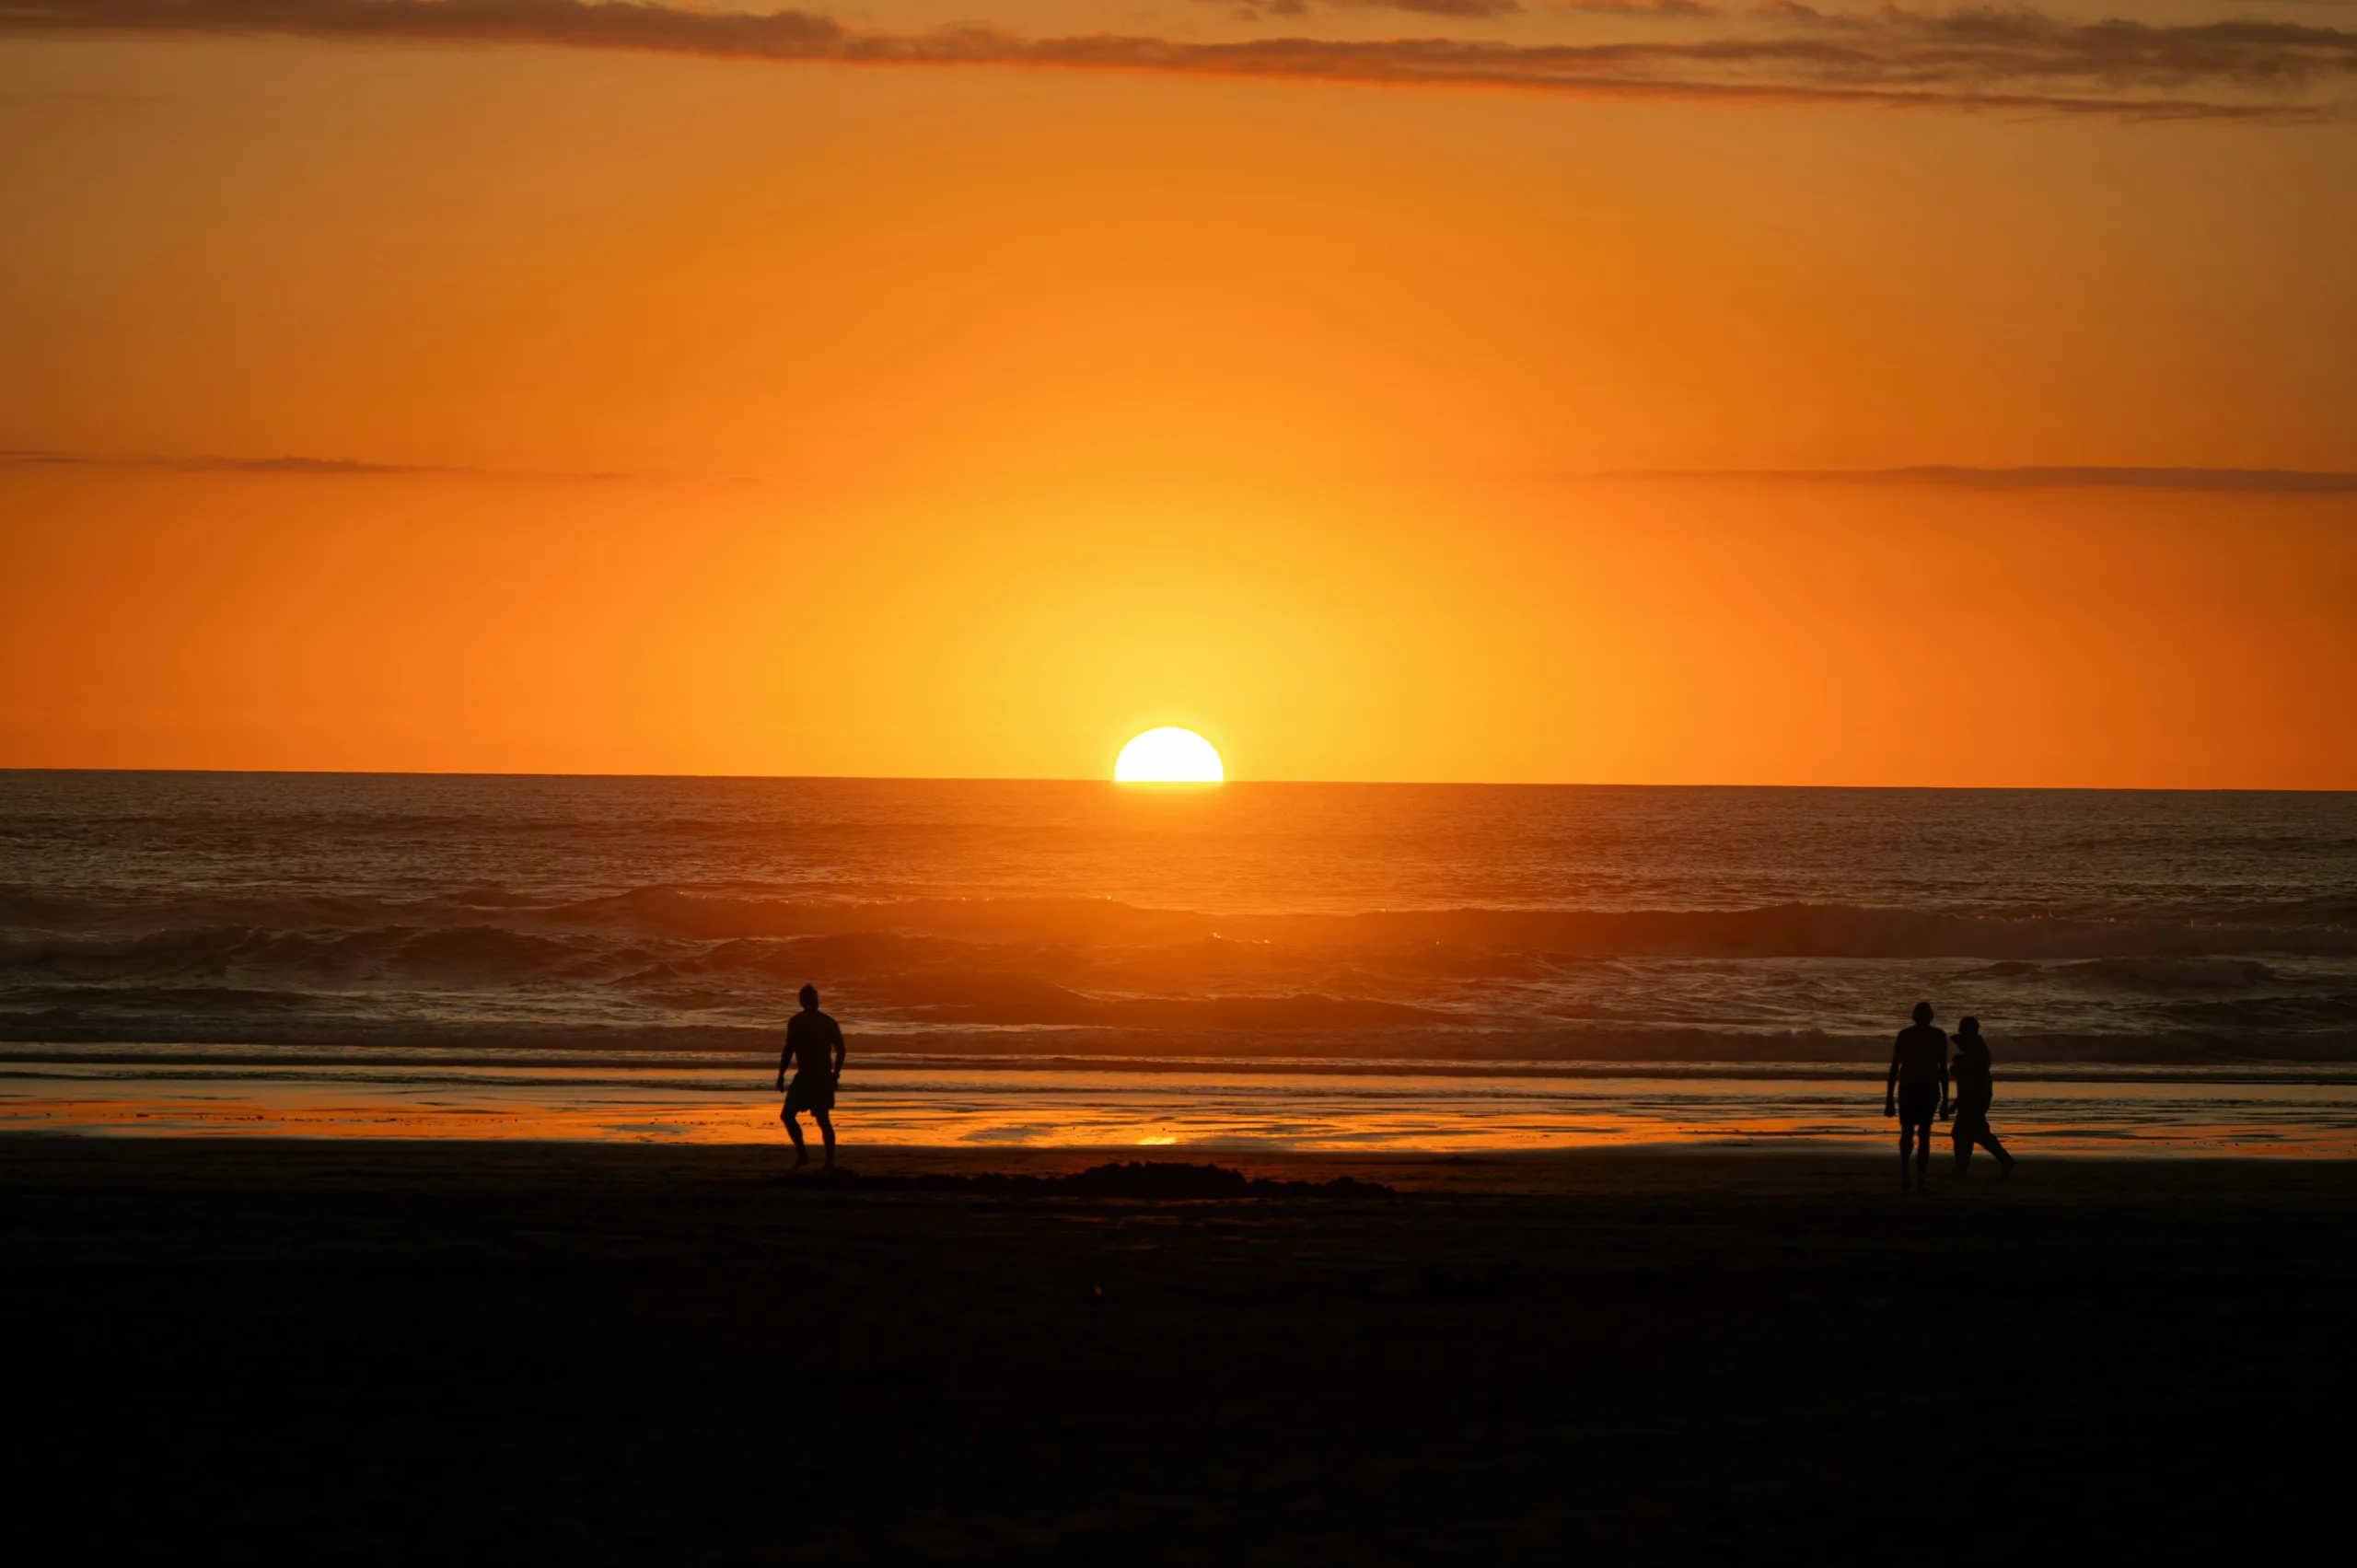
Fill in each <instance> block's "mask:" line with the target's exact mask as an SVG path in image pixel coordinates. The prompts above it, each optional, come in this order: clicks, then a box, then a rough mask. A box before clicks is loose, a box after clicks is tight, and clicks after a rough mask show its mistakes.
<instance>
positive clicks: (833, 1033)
mask: <svg viewBox="0 0 2357 1568" xmlns="http://www.w3.org/2000/svg"><path fill="white" fill-rule="evenodd" d="M787 1063H793V1064H794V1082H793V1083H792V1084H791V1085H789V1084H787V1083H786V1081H785V1068H786V1064H787ZM842 1070H843V1031H842V1029H841V1028H837V1027H836V1024H835V1021H834V1019H832V1018H830V1017H829V1016H827V1015H826V1014H824V1013H821V1012H820V1011H819V988H818V987H817V986H815V985H806V986H804V987H803V988H802V1011H800V1012H799V1013H796V1014H795V1015H794V1016H793V1017H792V1018H791V1019H789V1020H788V1021H787V1023H786V1026H785V1050H784V1051H783V1052H781V1053H780V1054H779V1056H778V1059H777V1086H778V1087H779V1088H781V1089H784V1091H785V1109H784V1110H781V1111H779V1112H778V1113H777V1119H778V1120H779V1121H783V1122H784V1123H785V1130H786V1132H789V1133H790V1134H792V1135H793V1138H794V1168H795V1169H796V1170H800V1169H801V1168H802V1167H804V1166H806V1165H808V1164H809V1163H810V1150H809V1147H808V1145H807V1144H804V1143H803V1141H802V1123H801V1122H799V1121H795V1115H796V1114H797V1113H799V1112H801V1111H805V1110H807V1111H808V1112H809V1113H810V1120H811V1121H816V1122H817V1123H818V1124H819V1133H820V1134H821V1135H822V1136H823V1137H825V1139H826V1140H827V1163H826V1165H825V1167H823V1168H825V1169H828V1170H832V1169H834V1168H835V1123H834V1116H833V1112H834V1109H835V1080H836V1079H837V1078H839V1077H841V1076H842Z"/></svg>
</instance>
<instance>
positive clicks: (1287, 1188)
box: [772, 1160, 1398, 1198]
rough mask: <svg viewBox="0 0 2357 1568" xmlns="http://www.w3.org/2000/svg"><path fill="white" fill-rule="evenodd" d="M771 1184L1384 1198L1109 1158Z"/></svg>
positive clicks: (1356, 1188)
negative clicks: (1037, 1171) (1063, 1170)
mask: <svg viewBox="0 0 2357 1568" xmlns="http://www.w3.org/2000/svg"><path fill="white" fill-rule="evenodd" d="M772 1185H774V1186H780V1187H786V1188H801V1189H807V1190H825V1191H839V1190H844V1189H848V1190H852V1191H861V1192H980V1193H989V1194H993V1195H998V1194H1004V1195H1006V1196H1010V1197H1018V1198H1025V1197H1041V1198H1391V1197H1397V1196H1398V1193H1396V1192H1395V1191H1393V1190H1392V1189H1391V1188H1389V1187H1387V1186H1385V1185H1384V1184H1383V1183H1382V1182H1380V1181H1361V1180H1360V1179H1358V1178H1356V1177H1354V1176H1337V1177H1335V1178H1333V1179H1331V1180H1328V1181H1292V1180H1285V1179H1280V1178H1276V1177H1267V1176H1246V1175H1245V1174H1244V1173H1243V1172H1242V1171H1240V1170H1232V1169H1230V1168H1229V1167H1226V1166H1224V1165H1188V1164H1183V1163H1179V1162H1177V1161H1161V1160H1114V1161H1111V1162H1109V1163H1108V1164H1105V1165H1095V1166H1091V1167H1088V1168H1087V1169H1086V1170H1080V1171H1074V1172H1073V1173H1072V1174H1070V1175H1068V1176H1032V1175H1028V1174H1014V1175H1010V1174H1008V1173H1007V1172H1004V1171H985V1172H983V1173H982V1174H981V1175H979V1176H957V1175H950V1174H946V1173H933V1174H927V1175H923V1176H861V1175H859V1174H858V1173H857V1172H855V1171H852V1170H847V1169H836V1170H831V1171H805V1172H802V1173H799V1174H797V1175H793V1176H780V1177H774V1178H772Z"/></svg>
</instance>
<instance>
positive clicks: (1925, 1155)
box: [1882, 1002, 2014, 1191]
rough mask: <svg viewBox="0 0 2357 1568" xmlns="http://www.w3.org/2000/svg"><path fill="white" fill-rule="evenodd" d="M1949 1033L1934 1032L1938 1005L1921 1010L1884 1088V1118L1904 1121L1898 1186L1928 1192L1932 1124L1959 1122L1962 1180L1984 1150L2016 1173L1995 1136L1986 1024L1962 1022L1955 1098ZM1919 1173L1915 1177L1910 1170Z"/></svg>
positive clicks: (1893, 1057)
mask: <svg viewBox="0 0 2357 1568" xmlns="http://www.w3.org/2000/svg"><path fill="white" fill-rule="evenodd" d="M1949 1043H1950V1042H1949V1040H1948V1037H1947V1035H1946V1033H1945V1031H1943V1030H1941V1029H1937V1028H1933V1027H1932V1005H1931V1004H1930V1003H1929V1002H1918V1003H1917V1004H1915V1021H1914V1023H1912V1024H1911V1025H1910V1026H1909V1027H1907V1028H1903V1029H1901V1030H1899V1031H1898V1044H1897V1045H1896V1046H1894V1047H1893V1048H1892V1050H1891V1053H1890V1077H1889V1079H1888V1080H1887V1082H1886V1083H1885V1084H1884V1086H1883V1105H1882V1113H1883V1114H1884V1115H1885V1116H1896V1117H1898V1185H1899V1187H1900V1189H1901V1190H1902V1191H1903V1190H1905V1189H1906V1188H1908V1187H1910V1186H1914V1187H1918V1188H1920V1187H1922V1185H1923V1180H1924V1178H1926V1177H1927V1176H1929V1175H1930V1174H1931V1169H1932V1120H1933V1117H1935V1116H1938V1117H1947V1116H1954V1117H1955V1118H1956V1128H1955V1139H1956V1169H1955V1171H1954V1173H1953V1174H1955V1175H1956V1176H1962V1175H1963V1174H1964V1173H1965V1172H1966V1171H1967V1170H1968V1169H1969V1168H1970V1167H1971V1164H1972V1151H1973V1148H1974V1147H1975V1146H1976V1145H1978V1146H1979V1147H1981V1148H1984V1149H1987V1150H1988V1151H1989V1152H1990V1153H1991V1154H1992V1155H1995V1156H1997V1166H1998V1168H1999V1169H2000V1170H2001V1171H2003V1173H2004V1174H2005V1175H2007V1176H2011V1175H2012V1174H2013V1173H2014V1156H2011V1155H2009V1154H2007V1153H2006V1152H2005V1145H2004V1144H2001V1143H1999V1142H1998V1141H1997V1134H1995V1133H1994V1132H1991V1131H1990V1130H1989V1100H1990V1097H1991V1094H1992V1093H1993V1092H1994V1086H1993V1085H1992V1084H1991V1071H1990V1061H1989V1042H1988V1041H1987V1040H1984V1039H1982V1038H1981V1035H1980V1019H1978V1018H1964V1019H1961V1020H1959V1021H1958V1022H1957V1025H1956V1040H1955V1042H1954V1043H1955V1046H1956V1062H1955V1065H1954V1068H1953V1080H1954V1084H1955V1095H1954V1098H1953V1100H1951V1098H1950V1095H1949V1084H1950V1080H1951V1071H1952V1070H1951V1068H1950V1065H1949V1062H1948V1046H1949ZM1910 1165H1911V1166H1912V1167H1914V1168H1913V1170H1912V1171H1911V1172H1910V1170H1909V1168H1908V1167H1910Z"/></svg>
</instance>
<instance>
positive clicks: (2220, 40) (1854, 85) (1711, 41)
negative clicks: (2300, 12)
mask: <svg viewBox="0 0 2357 1568" xmlns="http://www.w3.org/2000/svg"><path fill="white" fill-rule="evenodd" d="M1436 3H1437V4H1442V5H1446V4H1450V3H1453V0H1436ZM1470 3H1472V4H1477V5H1478V4H1480V3H1481V0H1470ZM1647 9H1650V10H1659V9H1660V8H1659V7H1647ZM1752 25H1753V26H1755V27H1758V28H1764V29H1767V30H1766V31H1764V32H1760V31H1753V32H1744V31H1735V32H1727V33H1724V34H1722V35H1721V36H1714V37H1702V38H1672V39H1647V40H1638V41H1611V42H1604V43H1587V44H1582V43H1510V42H1502V41H1488V40H1468V39H1448V38H1421V39H1394V40H1387V41H1347V40H1335V39H1318V38H1278V39H1248V40H1237V41H1215V42H1202V41H1184V40H1175V39H1167V38H1156V37H1134V36H1124V35H1118V34H1093V35H1087V36H1080V37H1069V38H1042V39H1032V38H1025V37H1021V36H1017V35H1016V34H1013V33H1010V32H1006V31H1004V30H1002V29H997V28H993V27H988V26H967V27H958V28H949V29H940V30H937V31H931V32H923V33H889V32H877V31H869V30H865V29H854V28H851V27H846V26H844V25H843V24H842V23H840V22H838V21H836V20H834V19H833V18H832V17H826V16H822V15H819V14H817V13H815V12H807V11H793V10H788V11H776V12H771V13H768V14H764V15H756V14H749V13H740V12H719V11H706V10H694V9H688V8H686V7H684V6H671V5H661V4H609V5H587V4H582V3H580V0H0V35H6V34H11V33H14V34H25V33H33V32H41V33H56V32H73V33H82V34H89V33H114V34H139V35H157V34H162V35H182V36H186V35H215V36H218V35H230V36H277V37H296V38H313V39H331V40H342V41H409V42H419V43H471V44H494V43H530V44H548V45H557V46H563V47H570V48H578V49H609V50H630V51H641V52H658V53H669V54H691V55H701V56H706V57H711V58H719V59H747V60H766V61H783V62H795V63H830V64H865V65H901V66H936V67H940V66H959V65H962V66H969V67H978V66H1001V67H1028V68H1033V69H1056V70H1076V71H1103V72H1124V73H1131V74H1146V75H1174V76H1191V77H1211V78H1222V79H1228V80H1256V81H1283V82H1312V83H1341V84H1355V85H1362V86H1373V87H1424V88H1446V89H1458V90H1481V89H1489V90H1507V91H1518V92H1528V93H1543V94H1552V95H1559V96H1571V97H1584V98H1622V99H1630V98H1634V99H1696V100H1709V101H1721V102H1771V103H1853V104H1866V105H1882V106H1889V107H1931V108H1945V109H1963V110H2016V111H2026V112H2036V113H2051V114H2101V115H2110V116H2116V117H2125V118H2132V119H2170V118H2173V119H2217V118H2250V117H2277V118H2282V117H2301V116H2303V115H2306V114H2310V113H2313V112H2314V111H2315V109H2316V106H2315V104H2313V103H2312V102H2309V101H2306V100H2304V99H2300V98H2299V97H2298V96H2296V95H2298V94H2300V93H2302V92H2305V91H2308V90H2310V89H2313V88H2316V87H2319V86H2323V85H2329V84H2331V83H2335V82H2339V81H2343V80H2348V79H2351V78H2357V32H2348V31H2342V30H2340V29H2332V28H2325V27H2311V26H2305V25H2298V24H2293V23H2285V22H2277V21H2225V22H2212V23H2201V24H2193V25H2184V26H2174V25H2148V24H2145V23H2140V22H2123V21H2105V22H2094V23H2079V22H2070V21H2063V20H2059V19H2056V18H2053V17H2045V16H2042V15H2040V14H2038V13H2036V12H2031V11H2026V10H1966V11H1956V12H1949V13H1941V14H1932V13H1922V14H1919V13H1912V12H1905V11H1898V10H1885V11H1882V12H1877V13H1874V14H1871V15H1856V16H1847V15H1842V16H1837V15H1825V14H1819V13H1817V12H1814V11H1811V10H1809V9H1808V8H1807V7H1805V6H1797V5H1788V6H1784V7H1782V10H1781V11H1779V12H1778V13H1777V14H1776V15H1775V16H1772V17H1766V18H1755V19H1754V21H1753V23H1752Z"/></svg>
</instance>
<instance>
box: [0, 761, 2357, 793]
mask: <svg viewBox="0 0 2357 1568" xmlns="http://www.w3.org/2000/svg"><path fill="white" fill-rule="evenodd" d="M9 773H169V774H204V775H209V776H216V777H233V778H354V779H632V780H663V781H673V780H713V781H716V782H724V783H746V784H1105V785H1109V786H1114V787H1120V788H1124V789H1157V788H1165V787H1169V786H1166V785H1159V784H1118V783H1117V781H1116V780H1114V779H1113V778H1111V777H1110V776H1071V775H1048V774H1024V773H977V774H967V773H662V772H647V773H622V772H588V771H565V772H517V771H513V770H493V769H481V770H470V769H424V768H170V767H150V768H127V767H75V766H56V765H41V764H33V765H26V764H16V763H0V774H9ZM1227 784H1279V785H1285V786H1317V787H1329V788H1331V787H1340V788H1353V789H1357V788H1364V789H1686V790H1702V789H1709V790H1769V789H1775V790H1875V791H1882V792H1887V793H1898V792H1909V793H1914V794H1924V793H1934V792H1936V793H1942V794H1951V795H1967V794H1978V795H1999V794H2005V795H2063V794H2073V795H2357V784H2351V785H2332V784H1676V783H1659V782H1655V783H1641V782H1627V781H1610V780H1604V781H1598V780H1576V779H1554V780H1533V779H1518V780H1517V779H1223V780H1221V781H1220V782H1219V783H1218V784H1194V785H1186V786H1179V787H1188V788H1194V789H1203V790H1210V789H1217V788H1221V787H1224V786H1225V785H1227Z"/></svg>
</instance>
